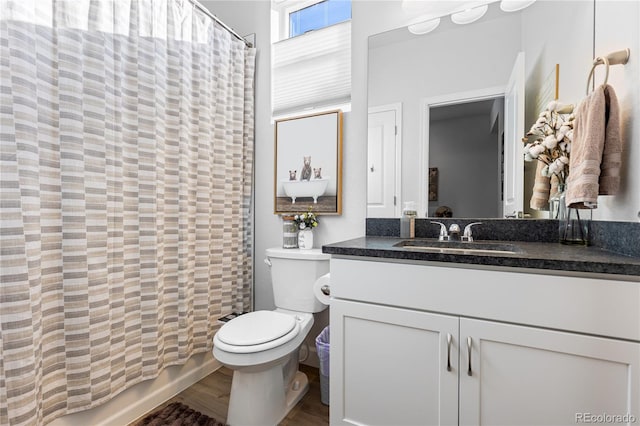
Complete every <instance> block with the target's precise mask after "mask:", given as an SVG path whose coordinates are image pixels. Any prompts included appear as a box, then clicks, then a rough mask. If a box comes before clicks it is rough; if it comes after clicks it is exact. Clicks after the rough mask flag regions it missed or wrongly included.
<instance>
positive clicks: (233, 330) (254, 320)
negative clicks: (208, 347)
mask: <svg viewBox="0 0 640 426" xmlns="http://www.w3.org/2000/svg"><path fill="white" fill-rule="evenodd" d="M295 326H296V320H295V318H294V317H293V316H291V315H286V314H283V313H280V312H274V311H255V312H249V313H248V314H244V315H241V316H239V317H237V318H234V319H233V320H231V321H229V322H228V323H226V324H225V325H224V326H222V328H220V330H219V331H218V333H217V336H218V339H220V341H221V342H223V343H227V344H229V345H234V346H252V345H260V344H262V343H266V342H270V341H272V340H276V339H278V338H280V337H282V336H284V335H285V334H287V333H290V332H291V331H292V330H293V329H294V327H295Z"/></svg>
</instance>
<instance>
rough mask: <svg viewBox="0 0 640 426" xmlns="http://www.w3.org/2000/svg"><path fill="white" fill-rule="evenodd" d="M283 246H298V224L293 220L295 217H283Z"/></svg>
mask: <svg viewBox="0 0 640 426" xmlns="http://www.w3.org/2000/svg"><path fill="white" fill-rule="evenodd" d="M282 247H283V248H298V225H296V223H295V222H294V221H293V217H288V216H285V217H283V218H282Z"/></svg>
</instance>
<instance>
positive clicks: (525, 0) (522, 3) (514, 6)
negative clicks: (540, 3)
mask: <svg viewBox="0 0 640 426" xmlns="http://www.w3.org/2000/svg"><path fill="white" fill-rule="evenodd" d="M535 1H536V0H502V1H501V2H500V9H502V11H504V12H517V11H518V10H522V9H524V8H525V7H529V6H531V5H532V4H533V3H535Z"/></svg>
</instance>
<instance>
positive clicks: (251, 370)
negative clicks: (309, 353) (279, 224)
mask: <svg viewBox="0 0 640 426" xmlns="http://www.w3.org/2000/svg"><path fill="white" fill-rule="evenodd" d="M330 257H331V256H330V255H328V254H324V253H322V251H321V250H320V249H311V250H308V249H307V250H303V249H283V248H279V247H278V248H270V249H267V250H266V258H265V263H267V265H269V267H270V269H271V282H272V286H273V296H274V302H275V305H276V309H275V310H273V311H266V310H263V311H255V312H250V313H248V314H244V315H241V316H238V317H236V318H234V319H232V320H231V321H229V322H227V323H226V324H225V325H223V326H222V327H221V328H220V330H218V332H217V333H216V335H215V336H214V338H213V356H214V357H215V358H216V359H217V360H218V361H220V363H222V364H223V365H225V366H226V367H228V368H230V369H232V370H233V380H232V383H231V395H230V397H229V411H228V414H227V423H228V424H229V425H231V426H236V425H238V426H240V425H243V426H244V425H276V424H278V423H279V422H280V421H281V420H282V419H283V418H284V417H285V416H286V415H287V413H288V412H289V411H290V410H291V408H293V407H294V406H295V405H296V404H297V402H298V401H299V400H300V399H301V398H302V397H303V396H304V395H305V394H306V392H307V390H308V389H309V381H308V379H307V376H306V375H305V374H304V373H302V372H300V371H298V352H299V349H300V345H301V344H302V343H303V342H304V340H305V337H306V336H307V334H308V333H309V330H310V329H311V326H312V325H313V313H314V312H321V311H323V310H324V309H326V308H327V306H326V305H324V304H323V303H321V302H320V300H318V298H316V297H315V295H314V291H313V285H314V283H315V281H316V280H317V279H318V278H320V277H321V276H323V275H325V274H327V273H329V259H330Z"/></svg>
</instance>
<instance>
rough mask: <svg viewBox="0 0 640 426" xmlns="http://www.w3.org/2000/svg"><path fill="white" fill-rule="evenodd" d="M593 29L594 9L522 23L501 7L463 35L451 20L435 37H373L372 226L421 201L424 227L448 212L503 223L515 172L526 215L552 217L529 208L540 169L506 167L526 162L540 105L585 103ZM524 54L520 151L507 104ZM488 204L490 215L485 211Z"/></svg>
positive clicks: (536, 16) (539, 8)
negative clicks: (508, 123)
mask: <svg viewBox="0 0 640 426" xmlns="http://www.w3.org/2000/svg"><path fill="white" fill-rule="evenodd" d="M593 21H594V3H593V1H580V2H544V1H538V2H536V3H534V4H533V5H531V6H529V7H528V8H526V9H524V10H522V11H519V12H513V13H507V12H503V11H501V10H500V8H499V3H492V4H490V5H489V10H488V12H487V13H486V15H485V16H484V17H482V18H481V19H480V20H478V21H476V22H474V23H472V24H468V25H457V24H454V23H452V22H451V20H450V19H449V17H443V18H442V19H441V23H440V26H439V27H438V28H437V29H436V30H434V31H433V32H431V33H428V34H424V35H413V34H411V33H409V31H408V30H407V28H399V29H396V30H392V31H388V32H385V33H381V34H376V35H373V36H371V37H370V38H369V59H368V60H369V62H368V104H369V140H368V146H369V151H368V153H369V159H368V160H369V161H368V165H367V168H368V176H369V179H368V184H369V186H368V211H367V216H368V217H398V216H399V215H400V213H401V212H400V210H401V209H400V206H401V205H402V203H403V202H405V201H416V202H417V203H418V215H419V216H420V217H424V216H434V215H435V210H436V209H437V207H441V206H443V205H446V206H449V207H451V208H452V209H453V217H503V216H504V213H505V211H504V209H503V208H502V206H501V205H502V203H503V198H505V195H506V194H504V193H503V188H507V186H504V185H503V183H504V182H505V179H506V180H507V182H508V181H509V179H510V178H508V177H505V173H507V172H508V171H509V170H511V171H510V172H509V173H513V172H514V170H515V173H518V172H520V175H521V179H523V180H524V184H523V183H522V180H520V183H519V184H517V185H516V186H515V187H514V188H511V189H512V190H513V191H515V192H516V196H518V197H519V198H520V199H521V200H522V201H521V205H523V208H521V210H523V214H524V215H525V216H527V217H528V216H531V217H541V218H545V217H548V213H547V212H540V211H534V210H530V209H529V208H528V205H529V198H530V195H531V186H532V180H530V179H532V177H533V176H532V175H533V172H534V171H535V163H525V164H524V170H522V168H523V166H522V164H520V165H518V164H514V163H513V162H509V161H506V162H505V161H503V158H507V160H508V159H518V158H520V159H521V158H522V155H521V154H519V155H516V154H517V153H521V149H522V142H521V138H522V136H524V131H525V130H524V128H526V129H528V128H529V127H530V125H531V124H532V123H533V122H534V121H535V120H536V118H537V116H538V114H539V112H540V109H539V108H540V105H546V102H547V101H548V100H551V99H553V97H554V96H553V95H550V93H549V92H550V90H549V87H553V88H555V86H556V84H557V86H558V88H559V99H560V100H562V101H565V102H571V103H573V102H577V101H579V100H580V99H581V98H582V97H583V96H584V84H585V81H586V75H587V74H588V70H589V69H590V68H591V58H592V57H593V34H594V28H593ZM567 22H570V23H571V24H570V25H567ZM519 52H524V63H525V65H524V78H523V79H524V98H525V99H524V123H522V125H521V127H522V128H523V130H519V131H517V132H515V141H514V140H510V139H509V138H508V137H506V136H505V137H504V138H503V135H506V131H505V129H504V128H503V124H504V123H503V121H504V118H505V117H504V116H503V115H502V112H503V111H504V108H501V107H500V106H499V103H500V102H502V100H501V99H502V98H503V97H504V95H505V93H506V91H507V86H508V82H509V79H510V76H511V75H512V70H513V69H514V64H515V63H516V58H517V57H518V54H519ZM556 64H558V65H559V69H560V73H559V78H558V80H557V82H556V75H557V74H556ZM551 92H553V90H552V91H551ZM549 96H551V97H549ZM475 101H482V103H483V104H484V108H479V107H475ZM472 102H473V103H472ZM496 102H497V103H498V104H496ZM458 104H462V105H461V106H456V105H458ZM445 107H446V108H445ZM440 108H444V109H443V111H439V110H440ZM480 109H482V110H483V111H484V112H482V113H480V112H479V110H480ZM465 110H470V112H469V111H467V112H465ZM487 110H488V111H489V112H487ZM492 110H493V112H491V111H492ZM496 110H499V111H500V113H496ZM442 113H446V114H444V116H443V114H442ZM481 114H484V116H481ZM438 117H441V119H440V122H441V123H443V122H445V121H450V122H454V123H455V122H457V124H458V125H457V126H455V124H454V127H453V130H452V131H449V133H446V132H445V131H443V130H441V129H440V127H441V126H440V124H441V123H440V124H437V123H436V121H437V120H438ZM442 117H445V118H442ZM446 117H455V118H446ZM463 117H465V118H463ZM463 120H464V122H465V123H467V122H469V123H470V122H477V125H478V126H480V127H484V128H485V129H486V134H487V135H486V137H485V136H482V137H481V136H480V134H479V130H475V129H476V127H474V126H475V125H474V126H471V125H470V124H461V123H462V122H463ZM449 124H451V123H449ZM465 130H466V132H465ZM433 132H437V133H438V134H439V135H441V136H437V137H436V136H434V133H433ZM446 135H448V136H446ZM488 138H490V139H491V141H490V142H486V143H488V145H487V148H479V147H478V143H479V142H480V140H483V141H484V140H485V139H488ZM503 139H504V145H503V142H502V141H503ZM509 143H511V144H512V145H508V144H509ZM472 144H475V145H472ZM505 148H506V149H505ZM509 149H511V150H514V149H516V150H517V151H516V154H513V155H511V154H508V153H507V151H509ZM489 152H491V155H492V157H491V158H489V157H488V154H489ZM509 152H510V151H509ZM480 154H482V155H480ZM478 163H487V164H488V163H490V168H492V171H489V172H487V171H483V170H481V169H478V168H477V167H476V166H478ZM436 168H437V171H438V173H437V182H436V184H437V185H436V187H437V195H436V197H437V198H436V199H435V200H432V201H429V198H430V192H431V191H430V189H432V188H433V186H434V185H433V184H434V182H433V180H432V181H431V182H430V180H429V175H430V174H431V175H432V176H433V173H429V171H430V170H429V169H436ZM376 171H377V172H379V173H376ZM509 173H507V174H509ZM448 175H450V176H449V178H448V177H447V176H448ZM509 176H510V175H509ZM451 177H452V178H453V180H448V179H450V178H451ZM445 179H447V180H446V181H445ZM461 188H464V189H465V190H466V191H467V192H466V195H462V199H457V200H453V198H452V197H451V195H452V194H453V193H454V191H455V192H456V193H458V192H461V191H460V189H461ZM394 197H395V199H394ZM431 198H433V194H432V196H431ZM394 201H395V204H394ZM480 201H484V202H486V204H487V207H486V208H484V207H483V208H481V209H480V208H478V207H479V206H478V203H479V202H480ZM450 204H455V205H450ZM499 205H500V206H499ZM474 206H475V208H474ZM507 213H509V212H507Z"/></svg>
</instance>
